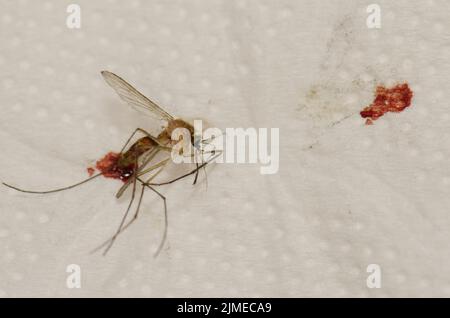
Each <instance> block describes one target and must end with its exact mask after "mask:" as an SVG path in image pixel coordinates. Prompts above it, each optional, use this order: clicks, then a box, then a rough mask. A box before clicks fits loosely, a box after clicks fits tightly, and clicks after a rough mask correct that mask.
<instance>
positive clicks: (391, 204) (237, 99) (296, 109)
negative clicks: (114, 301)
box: [0, 0, 450, 297]
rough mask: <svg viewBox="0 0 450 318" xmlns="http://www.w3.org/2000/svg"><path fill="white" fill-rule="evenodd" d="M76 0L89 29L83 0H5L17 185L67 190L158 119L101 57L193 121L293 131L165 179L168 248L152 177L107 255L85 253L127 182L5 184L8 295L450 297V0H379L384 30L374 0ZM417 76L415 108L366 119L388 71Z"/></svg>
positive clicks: (1, 211)
mask: <svg viewBox="0 0 450 318" xmlns="http://www.w3.org/2000/svg"><path fill="white" fill-rule="evenodd" d="M74 3H76V4H78V5H79V6H80V8H81V27H80V28H79V29H77V28H75V29H70V28H68V27H67V25H66V19H67V17H68V16H69V13H67V12H66V10H67V6H68V4H69V2H65V1H50V0H46V1H42V0H40V1H31V0H19V1H14V2H12V1H6V0H1V1H0V7H1V9H2V10H1V12H0V40H1V44H0V70H1V77H0V109H1V117H0V147H1V150H2V151H1V154H0V180H1V181H2V182H8V183H11V184H13V185H16V186H20V187H22V188H27V189H32V190H47V189H52V188H55V187H61V186H65V185H70V184H73V183H75V182H78V181H80V180H82V179H84V178H86V177H87V176H88V175H87V172H86V168H87V167H88V166H90V165H92V164H94V163H95V161H96V160H98V159H99V158H101V157H102V156H103V155H104V154H105V153H107V152H108V151H120V149H121V147H122V145H123V144H124V142H125V141H126V139H127V138H128V136H129V135H130V134H131V133H132V131H133V130H134V129H135V128H137V127H142V128H145V129H148V130H152V131H155V130H156V131H158V129H159V128H158V126H155V123H154V122H153V121H152V120H151V119H150V118H149V117H146V116H143V115H142V114H141V113H139V112H136V111H134V110H133V109H131V108H130V107H128V106H127V105H125V104H124V103H123V102H122V101H121V100H120V99H119V98H118V97H117V95H116V94H115V93H114V92H113V91H112V90H111V88H110V87H108V86H107V85H106V84H105V83H104V81H103V79H102V77H101V75H100V71H101V70H110V71H112V72H115V73H117V74H119V75H120V76H122V77H123V78H125V79H126V80H128V81H129V82H130V83H132V84H133V85H134V86H135V87H136V88H138V89H139V90H140V91H141V92H142V93H144V94H145V95H146V96H148V97H150V98H151V99H153V100H154V101H156V102H158V104H160V105H162V106H163V107H164V109H165V110H167V111H168V112H169V113H171V114H174V115H176V116H178V117H181V118H189V119H194V118H201V119H204V120H206V121H207V123H208V124H209V125H211V126H214V127H218V128H221V129H225V128H228V127H231V128H238V127H243V128H248V127H255V128H279V129H280V163H279V164H280V165H279V171H278V173H276V174H273V175H261V174H260V170H259V168H260V166H259V165H255V164H216V165H212V166H211V167H208V170H207V172H208V176H207V184H206V179H205V175H204V173H203V172H202V173H200V176H199V182H198V184H197V185H196V186H192V181H193V180H192V178H188V179H185V180H183V181H180V182H177V183H174V184H171V185H170V186H166V187H161V188H159V190H160V191H161V192H162V193H163V195H164V196H165V197H166V198H167V205H168V214H169V231H168V238H167V243H166V245H165V247H164V249H163V251H162V252H161V254H160V255H159V257H158V258H156V259H154V258H153V253H154V252H155V249H156V248H157V246H158V244H159V240H160V239H161V235H162V230H163V222H164V219H163V203H162V201H161V199H160V198H159V197H157V196H156V195H154V194H152V193H151V192H150V191H148V192H147V193H146V195H145V198H144V200H143V203H142V211H141V215H140V217H139V218H138V220H137V222H136V223H135V224H134V225H133V226H131V227H130V228H128V229H127V230H126V231H125V232H124V233H123V234H121V235H120V236H119V237H118V239H117V241H116V242H115V244H114V246H113V247H112V249H111V250H110V251H109V253H108V254H107V256H106V257H104V256H102V255H101V252H100V253H94V254H90V253H89V252H90V251H91V250H92V249H94V248H95V247H97V246H98V245H99V244H101V243H102V242H103V241H104V240H105V239H107V238H108V237H110V236H111V235H112V234H113V232H114V231H115V230H116V228H117V226H118V225H119V222H120V220H121V217H122V215H123V213H124V212H125V210H126V207H127V204H128V200H129V198H130V193H127V194H126V195H124V197H123V198H121V199H116V198H115V193H116V192H117V190H118V189H119V187H120V186H121V183H120V182H119V181H117V180H112V179H105V178H100V179H96V180H95V181H92V182H89V183H86V184H85V185H83V186H80V187H77V188H75V189H72V190H69V191H66V192H61V193H55V194H50V195H32V194H25V193H18V192H16V191H14V190H11V189H8V188H6V187H2V188H0V296H1V297H18V296H28V297H35V296H43V297H54V296H58V297H91V296H92V297H94V296H97V297H112V296H120V297H122V296H123V297H132V296H134V297H176V296H178V297H183V296H185V297H207V296H210V297H219V296H221V297H244V296H247V297H309V296H324V297H340V296H341V297H400V296H406V297H416V296H439V297H444V296H447V297H449V296H450V269H449V268H450V253H449V248H448V244H449V241H450V234H449V231H450V217H449V206H450V196H449V190H450V166H449V162H448V157H449V155H450V129H449V126H450V112H449V107H450V104H449V100H450V87H449V86H450V84H449V83H450V81H449V74H450V72H449V71H450V69H449V66H450V64H449V59H448V56H450V34H449V27H450V20H449V19H448V12H449V10H450V2H449V1H445V0H442V1H439V0H434V1H433V0H426V1H422V0H420V1H419V0H416V1H411V0H399V1H395V2H394V1H387V0H379V1H377V4H378V5H379V7H380V9H381V27H380V28H369V27H368V26H367V21H366V20H367V18H368V17H369V15H370V13H368V12H367V7H368V5H369V4H370V2H368V1H363V0H348V1H340V0H339V1H338V0H324V1H306V0H304V1H300V0H296V1H294V0H292V1H286V0H281V1H270V0H237V1H226V0H212V1H209V0H208V1H206V0H203V1H201V0H192V1H181V0H174V1H162V0H160V1H156V0H152V1H143V0H130V1H118V0H103V1H87V0H77V1H76V2H74ZM402 82H408V83H409V85H410V87H411V89H412V90H413V92H414V98H413V101H412V105H411V106H410V107H409V108H407V109H406V110H405V111H403V112H401V113H389V114H386V115H385V116H383V117H382V118H380V119H379V120H377V121H375V122H374V125H371V126H368V125H365V121H364V119H363V118H361V117H360V116H359V112H360V111H361V110H362V109H363V108H364V107H365V106H367V105H369V104H370V103H371V102H372V101H373V98H374V90H375V89H376V87H377V85H386V86H388V87H389V86H392V85H395V84H396V83H402ZM343 118H346V119H345V120H342V121H341V119H343ZM175 170H176V169H175ZM166 173H167V177H169V176H174V175H176V171H175V172H171V171H167V172H166ZM71 264H76V265H78V266H79V267H77V268H78V269H79V270H80V272H79V274H80V275H79V277H78V278H80V286H78V287H81V288H69V287H73V286H72V285H71V283H70V280H71V279H72V278H73V277H74V276H73V275H72V274H73V273H71V272H70V269H71V268H73V267H70V265H71ZM371 264H376V266H375V267H373V266H372V267H371V266H370V265H371ZM373 268H375V269H376V272H368V271H367V270H368V269H369V270H372V269H373ZM68 269H69V272H67V270H68ZM77 273H78V272H77ZM76 278H77V277H75V279H76ZM373 279H374V280H373ZM68 280H69V281H68ZM375 280H376V281H377V282H378V283H379V284H375V285H376V286H375V287H380V288H370V287H374V282H375Z"/></svg>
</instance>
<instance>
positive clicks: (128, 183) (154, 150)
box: [116, 148, 159, 198]
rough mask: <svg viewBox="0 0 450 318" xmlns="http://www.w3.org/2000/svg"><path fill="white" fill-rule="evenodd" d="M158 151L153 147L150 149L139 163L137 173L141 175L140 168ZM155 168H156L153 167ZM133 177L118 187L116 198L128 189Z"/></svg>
mask: <svg viewBox="0 0 450 318" xmlns="http://www.w3.org/2000/svg"><path fill="white" fill-rule="evenodd" d="M158 152H159V149H158V148H155V149H153V150H150V152H149V154H148V155H147V157H146V158H145V159H144V161H143V163H142V164H141V165H140V167H139V169H137V170H136V171H137V175H138V176H139V175H141V174H142V172H141V171H142V169H144V168H145V166H146V165H147V164H148V163H149V162H150V161H151V160H152V159H153V158H154V157H155V156H156V154H157V153H158ZM155 169H156V168H155ZM132 181H133V179H130V180H128V181H127V182H126V183H125V184H124V185H123V186H122V187H120V189H119V191H117V193H116V198H120V197H121V196H122V194H123V193H124V192H125V190H126V189H128V187H129V186H130V184H131V183H132Z"/></svg>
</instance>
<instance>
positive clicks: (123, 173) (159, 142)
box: [3, 71, 217, 256]
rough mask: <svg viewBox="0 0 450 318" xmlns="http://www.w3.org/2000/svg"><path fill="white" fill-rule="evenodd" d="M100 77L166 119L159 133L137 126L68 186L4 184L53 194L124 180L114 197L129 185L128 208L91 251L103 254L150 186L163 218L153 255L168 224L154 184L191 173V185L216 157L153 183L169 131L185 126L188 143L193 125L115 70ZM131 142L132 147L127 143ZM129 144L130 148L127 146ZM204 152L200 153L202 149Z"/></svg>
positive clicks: (167, 144) (136, 105)
mask: <svg viewBox="0 0 450 318" xmlns="http://www.w3.org/2000/svg"><path fill="white" fill-rule="evenodd" d="M101 74H102V76H103V78H104V79H105V81H106V82H107V83H108V85H109V86H111V87H112V88H113V89H114V90H115V91H116V93H117V94H118V95H119V97H120V98H121V99H122V100H124V101H125V102H127V103H128V104H129V105H131V106H132V107H134V108H137V109H144V110H146V111H147V113H148V114H150V115H152V116H153V117H156V119H159V120H164V121H165V122H166V125H165V127H164V129H163V130H162V131H161V132H160V133H159V134H158V136H156V137H154V136H152V135H151V134H149V133H148V132H146V131H145V130H144V129H142V128H137V129H136V130H135V131H134V132H133V133H132V134H131V136H130V137H129V138H128V140H127V142H126V143H125V145H124V146H123V148H122V150H121V151H120V153H113V152H110V153H108V154H107V155H106V156H105V157H104V158H103V159H101V160H99V161H98V162H97V165H96V168H97V170H99V171H100V173H98V174H96V175H94V176H91V177H90V178H88V179H86V180H84V181H82V182H79V183H77V184H74V185H71V186H69V187H64V188H59V189H55V190H50V191H28V190H23V189H20V188H17V187H14V186H11V185H9V184H6V183H3V184H4V185H5V186H7V187H9V188H12V189H15V190H17V191H20V192H25V193H33V194H48V193H54V192H59V191H64V190H68V189H72V188H74V187H77V186H79V185H82V184H84V183H86V182H88V181H91V180H93V179H95V178H97V177H99V176H104V177H107V178H114V179H120V180H122V181H123V182H124V184H123V185H122V187H121V188H120V189H119V191H118V192H117V194H116V197H117V198H119V197H121V196H122V194H123V193H124V192H125V191H126V190H127V189H128V188H129V187H130V186H131V187H132V194H131V199H130V203H129V205H128V208H127V210H126V212H125V214H124V216H123V218H122V220H121V222H120V225H119V227H118V229H117V231H116V232H115V234H114V235H113V236H112V237H111V238H110V239H109V240H107V241H106V242H104V243H103V244H102V245H100V246H99V247H98V248H96V249H95V250H94V251H96V250H98V249H101V248H105V249H104V252H103V254H104V255H105V254H106V253H107V252H108V250H109V249H110V248H111V247H112V245H113V243H114V241H115V240H116V238H117V236H118V235H119V234H120V233H121V232H123V231H124V230H125V229H127V228H128V227H129V226H130V225H131V224H132V223H133V222H134V221H135V220H136V219H137V218H138V215H139V211H140V206H141V202H142V199H143V196H144V191H145V189H150V190H151V191H152V192H154V193H155V194H157V195H158V196H159V197H160V198H161V199H162V200H163V203H164V220H165V222H164V223H165V227H164V232H163V236H162V239H161V242H160V244H159V247H158V249H157V251H156V253H155V256H157V255H158V254H159V252H160V251H161V249H162V248H163V246H164V243H165V240H166V236H167V227H168V219H167V205H166V198H165V197H164V196H163V195H162V194H161V193H160V192H159V191H157V190H156V189H155V187H157V186H162V185H167V184H171V183H173V182H176V181H178V180H180V179H183V178H185V177H188V176H190V175H194V174H195V179H194V184H195V183H196V182H197V178H198V173H199V170H200V169H201V168H205V166H206V165H207V164H208V163H209V162H211V161H212V160H214V159H215V158H216V156H217V154H216V153H215V152H214V151H212V152H210V153H211V154H212V156H211V157H210V158H208V160H206V161H203V157H202V163H201V164H198V163H197V164H196V165H197V167H196V168H195V169H194V170H192V171H190V172H189V173H186V174H184V175H182V176H179V177H177V178H175V179H172V180H169V181H165V182H159V183H156V182H154V181H153V180H154V179H155V178H156V177H157V175H158V174H159V173H160V172H161V171H162V170H163V169H164V168H165V167H166V166H167V164H168V163H169V160H170V156H169V157H166V158H164V159H162V160H160V161H158V162H156V163H154V159H155V157H156V156H157V155H158V154H160V153H166V154H167V153H170V152H171V151H172V148H173V146H174V145H175V144H176V143H177V142H178V141H174V140H172V133H173V131H174V130H175V129H177V128H184V129H187V130H188V131H189V133H190V136H191V143H192V144H193V143H194V128H193V126H192V125H191V124H189V123H188V122H186V121H184V120H182V119H176V118H174V117H172V116H171V115H170V114H169V113H167V112H166V111H164V110H163V109H162V108H161V107H159V106H158V105H157V104H156V103H154V102H153V101H151V100H150V99H148V98H147V97H145V96H144V95H143V94H141V93H140V92H139V91H138V90H136V89H135V88H134V87H133V86H131V85H130V84H128V83H127V82H126V81H125V80H123V79H122V78H121V77H119V76H117V75H115V74H114V73H111V72H108V71H103V72H101ZM138 133H139V134H142V135H143V136H142V137H140V138H139V139H138V140H137V141H135V142H133V143H131V142H132V140H133V138H134V137H135V135H136V134H138ZM129 144H131V146H129ZM128 146H129V147H128ZM202 155H203V152H202ZM89 171H93V168H89ZM138 186H140V187H141V189H140V192H139V197H138V203H137V207H136V209H135V213H134V215H133V217H132V218H131V220H129V221H128V222H126V221H127V218H128V215H129V212H130V210H131V208H132V206H133V203H134V201H135V198H136V192H137V188H138Z"/></svg>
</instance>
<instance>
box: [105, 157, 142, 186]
mask: <svg viewBox="0 0 450 318" xmlns="http://www.w3.org/2000/svg"><path fill="white" fill-rule="evenodd" d="M121 156H122V155H121V154H120V153H115V152H109V153H107V154H106V155H105V157H103V158H102V159H100V160H99V161H97V165H96V168H97V169H98V170H99V171H100V172H101V173H102V175H103V176H104V177H105V178H112V179H120V180H122V181H123V182H126V181H128V179H129V178H130V177H131V176H132V175H133V173H134V169H135V166H134V164H131V165H127V166H123V165H121V164H120V159H121Z"/></svg>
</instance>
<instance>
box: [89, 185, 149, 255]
mask: <svg viewBox="0 0 450 318" xmlns="http://www.w3.org/2000/svg"><path fill="white" fill-rule="evenodd" d="M144 190H145V187H141V193H140V194H139V201H138V205H137V208H136V212H135V214H134V216H133V219H132V220H131V221H129V222H128V223H127V224H125V225H124V226H123V227H122V229H121V230H120V232H119V234H120V233H122V232H123V231H125V230H126V229H127V228H128V227H129V226H130V225H131V223H132V222H133V221H134V220H136V219H137V216H138V213H139V210H140V208H141V203H142V198H143V197H144ZM116 237H117V233H116ZM113 239H114V237H112V238H110V239H108V240H107V241H105V242H103V243H102V244H101V245H99V246H98V247H96V248H95V249H94V250H92V251H91V254H92V253H95V252H97V251H98V250H100V249H102V248H103V247H105V246H106V245H107V244H108V243H111V241H112V240H113Z"/></svg>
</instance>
